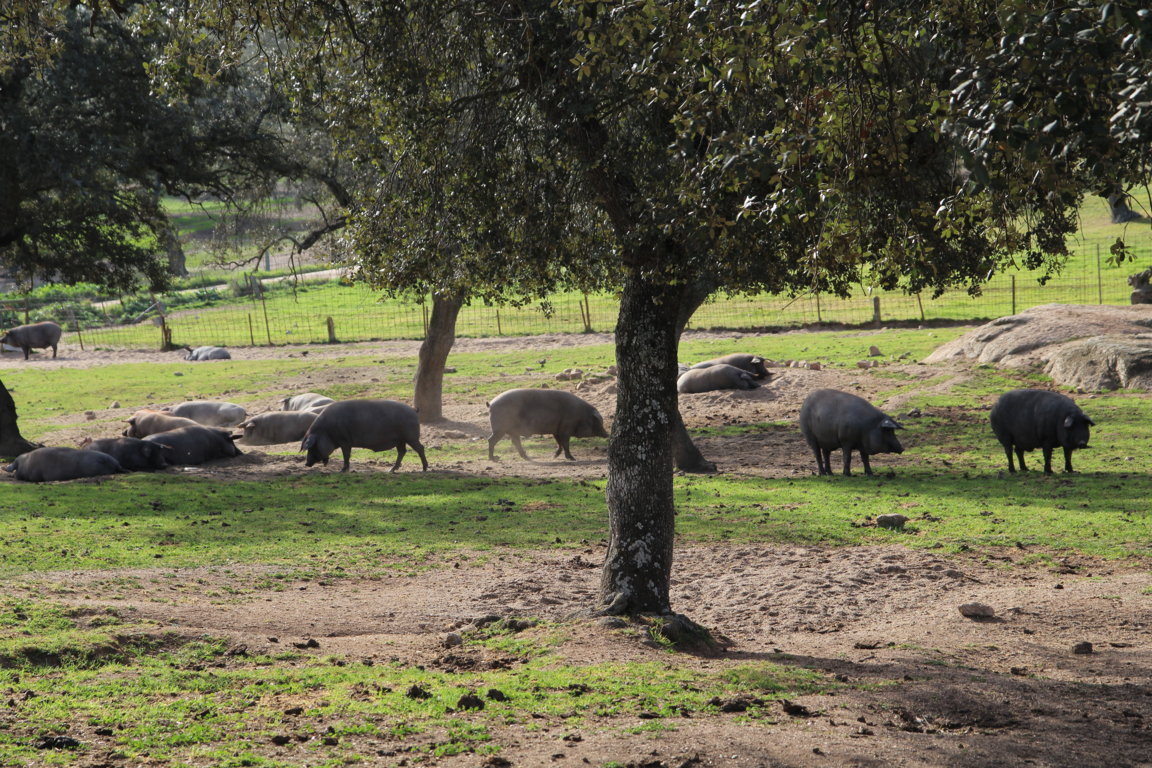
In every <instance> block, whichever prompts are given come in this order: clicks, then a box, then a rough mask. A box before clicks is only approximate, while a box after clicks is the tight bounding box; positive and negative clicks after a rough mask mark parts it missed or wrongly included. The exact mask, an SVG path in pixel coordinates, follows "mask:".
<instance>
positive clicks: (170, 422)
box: [123, 409, 199, 438]
mask: <svg viewBox="0 0 1152 768" xmlns="http://www.w3.org/2000/svg"><path fill="white" fill-rule="evenodd" d="M196 426H199V424H197V422H195V421H193V420H192V419H185V418H184V417H183V416H173V415H172V414H170V413H161V412H160V411H152V410H148V409H143V410H139V411H136V413H134V414H132V418H130V419H128V428H127V429H126V430H124V433H123V434H124V437H139V438H145V437H148V435H155V434H159V433H160V432H168V431H169V430H173V429H180V427H196Z"/></svg>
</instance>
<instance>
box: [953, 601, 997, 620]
mask: <svg viewBox="0 0 1152 768" xmlns="http://www.w3.org/2000/svg"><path fill="white" fill-rule="evenodd" d="M960 615H961V616H966V617H968V618H969V619H991V618H992V617H993V616H995V615H996V611H995V610H994V609H993V608H992V606H990V605H985V604H984V603H964V604H963V605H961V606H960Z"/></svg>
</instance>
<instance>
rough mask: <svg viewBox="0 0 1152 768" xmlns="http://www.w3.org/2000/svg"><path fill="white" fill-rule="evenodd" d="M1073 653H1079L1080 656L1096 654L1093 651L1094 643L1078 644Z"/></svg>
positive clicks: (1073, 647)
mask: <svg viewBox="0 0 1152 768" xmlns="http://www.w3.org/2000/svg"><path fill="white" fill-rule="evenodd" d="M1072 653H1079V654H1087V653H1094V651H1093V650H1092V643H1087V642H1085V643H1076V645H1074V646H1072Z"/></svg>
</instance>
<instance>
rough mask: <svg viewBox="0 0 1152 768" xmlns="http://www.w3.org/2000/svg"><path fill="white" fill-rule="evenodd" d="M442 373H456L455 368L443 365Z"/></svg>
mask: <svg viewBox="0 0 1152 768" xmlns="http://www.w3.org/2000/svg"><path fill="white" fill-rule="evenodd" d="M444 373H456V369H455V368H453V367H451V366H445V367H444Z"/></svg>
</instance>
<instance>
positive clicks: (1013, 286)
mask: <svg viewBox="0 0 1152 768" xmlns="http://www.w3.org/2000/svg"><path fill="white" fill-rule="evenodd" d="M1009 277H1011V278H1012V314H1016V275H1009Z"/></svg>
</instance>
